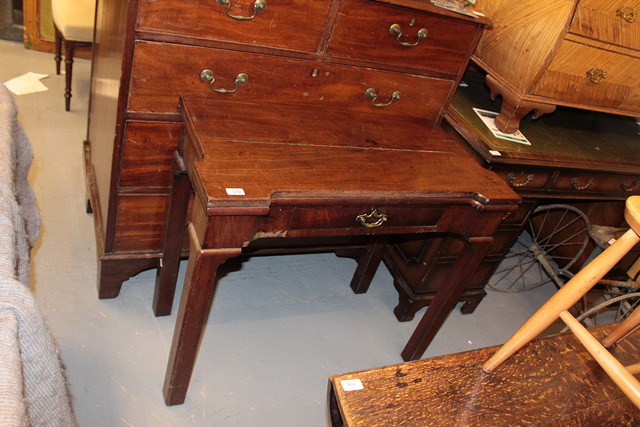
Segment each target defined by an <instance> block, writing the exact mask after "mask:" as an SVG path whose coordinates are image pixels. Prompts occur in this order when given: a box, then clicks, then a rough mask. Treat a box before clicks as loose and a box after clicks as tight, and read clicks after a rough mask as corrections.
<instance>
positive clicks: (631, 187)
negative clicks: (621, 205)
mask: <svg viewBox="0 0 640 427" xmlns="http://www.w3.org/2000/svg"><path fill="white" fill-rule="evenodd" d="M638 186H640V182H638V181H631V184H627V183H626V182H624V181H623V182H621V183H620V188H622V190H624V191H626V192H629V193H630V192H632V191H635V190H637V189H638Z"/></svg>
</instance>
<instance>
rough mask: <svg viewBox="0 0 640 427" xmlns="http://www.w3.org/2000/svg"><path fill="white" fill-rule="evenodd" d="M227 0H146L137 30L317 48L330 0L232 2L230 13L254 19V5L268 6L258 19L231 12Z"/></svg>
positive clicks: (267, 44)
mask: <svg viewBox="0 0 640 427" xmlns="http://www.w3.org/2000/svg"><path fill="white" fill-rule="evenodd" d="M225 1H226V0H218V1H216V0H207V1H199V0H153V1H151V0H142V1H140V3H139V4H140V8H139V13H138V22H137V28H138V30H143V31H154V32H161V33H168V34H174V35H186V36H191V37H197V38H202V39H210V40H221V41H228V42H239V43H244V44H249V45H258V46H270V47H279V48H286V49H290V50H298V51H306V52H315V51H316V50H317V47H318V44H319V42H320V39H321V36H322V32H323V28H324V24H325V20H326V17H327V13H328V11H329V4H330V0H314V1H306V0H256V1H255V3H254V0H228V5H230V6H229V14H231V15H235V16H244V17H250V16H252V15H253V14H254V5H255V4H259V3H260V2H262V3H261V4H263V5H266V8H265V9H264V10H260V11H257V12H256V13H255V17H254V18H252V19H247V20H238V19H234V18H231V17H229V16H228V15H227V7H228V6H225V5H220V2H222V3H224V2H225Z"/></svg>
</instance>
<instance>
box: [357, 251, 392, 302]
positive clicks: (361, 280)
mask: <svg viewBox="0 0 640 427" xmlns="http://www.w3.org/2000/svg"><path fill="white" fill-rule="evenodd" d="M387 240H388V239H386V238H380V239H378V240H377V241H376V242H375V243H373V244H371V245H369V246H367V247H366V248H365V250H364V251H362V253H361V254H360V257H359V258H358V266H357V267H356V271H355V273H354V274H353V279H351V289H353V292H354V293H356V294H364V293H365V292H367V291H368V290H369V286H370V285H371V281H372V280H373V276H374V275H375V274H376V271H378V267H379V266H380V262H381V261H382V255H383V254H384V251H385V249H386V247H387V245H386V242H387Z"/></svg>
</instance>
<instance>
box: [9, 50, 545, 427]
mask: <svg viewBox="0 0 640 427" xmlns="http://www.w3.org/2000/svg"><path fill="white" fill-rule="evenodd" d="M0 59H1V62H2V64H3V65H2V67H0V81H3V82H4V81H6V80H8V79H10V78H12V77H15V76H18V75H20V74H23V73H25V72H28V71H33V72H37V73H48V74H51V76H50V77H48V78H46V79H45V80H43V83H44V84H45V85H46V86H47V87H48V88H49V90H48V91H46V92H40V93H36V94H30V95H22V96H19V97H18V98H17V100H18V104H19V107H20V114H19V119H20V122H21V123H22V125H23V126H24V128H25V130H26V133H27V135H28V136H29V138H30V141H31V144H32V147H33V151H34V155H35V161H34V164H33V168H32V171H31V174H30V178H31V183H32V186H33V188H34V190H35V193H36V197H37V200H38V208H39V210H40V214H41V216H42V229H41V235H40V239H39V243H38V245H37V247H36V248H35V250H34V251H33V253H32V283H31V286H32V289H33V291H34V292H35V294H36V298H37V301H38V303H39V305H40V307H41V309H42V311H43V313H44V315H45V317H46V320H47V322H48V324H49V326H50V329H51V331H52V333H53V335H54V337H55V340H56V341H57V343H58V346H59V348H60V357H61V359H62V362H63V364H64V366H65V369H66V375H67V378H68V381H69V388H70V393H71V396H72V400H73V407H74V411H75V414H76V417H77V419H78V423H79V425H80V426H82V427H84V426H87V427H89V426H91V427H99V426H138V427H143V426H227V425H240V426H324V425H327V416H326V413H327V402H326V391H327V379H328V377H329V376H330V375H332V374H339V373H345V372H350V371H355V370H361V369H367V368H373V367H377V366H382V365H387V364H393V363H400V362H402V360H401V358H400V351H401V350H402V348H403V346H404V344H405V343H406V341H407V339H408V338H409V336H410V334H411V332H412V331H413V329H414V328H415V326H416V324H417V321H418V318H419V317H420V316H421V315H422V313H423V312H420V313H418V316H417V317H416V319H415V320H414V321H411V322H407V323H400V322H398V321H397V320H396V319H395V317H394V315H393V313H392V310H393V307H394V306H395V305H396V303H397V294H396V292H395V290H394V288H393V286H392V281H391V277H390V275H389V273H388V272H387V271H386V270H385V269H384V268H381V269H380V271H379V272H378V273H377V275H376V276H375V279H374V281H373V284H372V286H371V289H370V291H369V292H368V293H367V294H364V295H354V294H353V293H352V292H351V290H350V288H349V286H348V284H349V281H350V279H351V275H352V274H353V271H354V268H355V262H354V261H353V260H350V259H343V258H337V257H335V256H334V255H331V254H317V255H316V254H312V255H289V256H270V257H256V258H251V259H249V260H248V261H246V262H244V263H242V264H241V265H240V266H239V269H237V270H235V271H230V272H229V273H228V274H227V275H225V276H224V277H223V278H221V280H220V282H219V287H218V292H217V294H216V300H215V303H214V307H213V309H212V312H211V315H210V317H209V319H208V323H207V327H206V330H205V333H204V337H203V340H202V344H201V348H200V352H199V357H198V360H197V362H196V367H195V372H194V375H193V379H192V381H191V386H190V389H189V393H188V395H187V400H186V402H185V404H183V405H180V406H174V407H167V406H165V404H164V402H163V398H162V391H161V389H162V383H163V377H164V372H165V368H166V363H167V358H168V353H169V347H170V343H171V338H172V333H173V328H174V323H175V314H174V315H172V316H167V317H162V318H156V317H154V316H153V313H152V311H151V308H150V307H151V299H152V292H153V285H154V279H155V271H146V272H144V273H142V274H139V275H138V276H136V277H133V278H131V279H130V280H128V281H127V282H125V284H124V286H123V289H122V292H121V294H120V296H119V297H118V298H116V299H112V300H99V299H98V298H97V293H96V248H95V238H94V228H93V218H92V216H91V215H88V214H87V213H86V212H85V184H84V175H83V160H82V142H83V140H84V139H85V136H86V122H87V103H88V94H89V72H90V61H88V60H83V59H77V60H76V63H75V68H74V79H73V99H72V101H71V111H70V112H65V111H64V98H63V88H64V76H56V75H55V68H54V60H53V55H52V54H48V53H43V52H36V51H32V50H26V49H24V48H23V47H22V45H21V44H20V43H16V42H9V41H0ZM181 267H182V268H181V275H183V274H184V267H185V264H184V263H183V264H182V266H181ZM552 292H553V287H548V286H547V287H543V288H539V289H537V290H534V291H528V292H525V293H519V294H505V293H499V292H494V291H491V290H488V296H487V297H486V298H485V300H484V301H483V302H482V303H481V304H480V306H479V307H478V309H477V310H476V312H475V313H473V314H471V315H461V314H460V313H459V311H457V310H456V311H454V312H453V313H451V315H450V316H449V319H448V320H447V322H446V323H445V325H444V327H443V328H442V329H441V331H440V333H439V334H438V336H437V337H436V339H435V340H434V342H433V343H432V344H431V346H430V347H429V349H428V350H427V352H426V354H425V357H429V356H435V355H440V354H445V353H453V352H459V351H464V350H471V349H474V348H479V347H485V346H489V345H495V344H500V343H502V342H504V341H505V340H506V339H507V338H508V337H509V336H510V335H511V333H513V332H514V331H515V329H516V328H517V327H518V326H519V325H520V324H521V323H522V322H523V321H524V320H525V319H526V318H527V317H528V316H529V315H530V314H531V313H532V312H533V311H534V310H535V309H536V308H537V307H538V306H539V305H540V304H541V303H542V302H543V301H544V300H545V299H546V298H548V296H549V295H550V294H551V293H552ZM176 302H177V301H176ZM175 311H176V310H175V309H174V313H175Z"/></svg>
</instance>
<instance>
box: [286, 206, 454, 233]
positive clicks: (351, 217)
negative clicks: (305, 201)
mask: <svg viewBox="0 0 640 427" xmlns="http://www.w3.org/2000/svg"><path fill="white" fill-rule="evenodd" d="M444 212H445V209H443V208H436V207H434V208H419V207H418V208H415V207H395V206H385V205H381V206H355V207H354V206H344V207H333V208H321V207H309V208H295V209H294V210H293V212H292V216H291V226H290V228H291V229H298V230H304V229H310V228H313V229H349V228H358V229H362V228H366V229H369V230H371V231H372V232H376V231H384V230H388V229H390V228H394V229H395V228H398V227H423V228H424V227H432V226H436V225H437V224H438V221H439V220H440V219H441V218H442V215H443V214H444Z"/></svg>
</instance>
